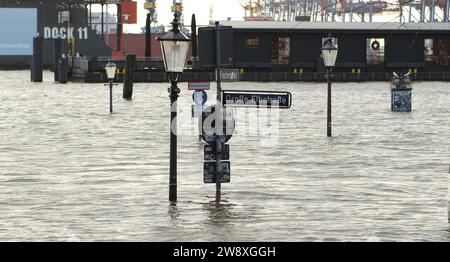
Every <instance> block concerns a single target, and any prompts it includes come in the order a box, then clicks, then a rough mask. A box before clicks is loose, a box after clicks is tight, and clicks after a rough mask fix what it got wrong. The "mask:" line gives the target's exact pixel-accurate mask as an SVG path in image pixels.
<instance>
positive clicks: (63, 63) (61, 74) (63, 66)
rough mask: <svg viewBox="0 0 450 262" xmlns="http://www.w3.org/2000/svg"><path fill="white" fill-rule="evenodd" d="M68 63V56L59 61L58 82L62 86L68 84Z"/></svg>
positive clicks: (63, 56)
mask: <svg viewBox="0 0 450 262" xmlns="http://www.w3.org/2000/svg"><path fill="white" fill-rule="evenodd" d="M67 67H68V63H67V57H66V55H64V54H63V55H62V56H61V57H60V58H59V60H58V82H59V83H61V84H66V83H67V78H68V73H67V71H68V68H67Z"/></svg>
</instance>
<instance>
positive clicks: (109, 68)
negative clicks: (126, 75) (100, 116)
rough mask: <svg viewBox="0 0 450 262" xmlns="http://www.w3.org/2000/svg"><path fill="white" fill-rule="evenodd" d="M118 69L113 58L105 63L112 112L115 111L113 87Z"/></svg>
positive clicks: (110, 110)
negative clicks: (112, 60)
mask: <svg viewBox="0 0 450 262" xmlns="http://www.w3.org/2000/svg"><path fill="white" fill-rule="evenodd" d="M116 69H117V66H116V64H114V63H113V62H111V60H109V62H108V63H107V64H106V65H105V71H106V76H107V78H108V81H109V112H110V113H112V112H113V103H112V88H113V81H114V78H115V77H116Z"/></svg>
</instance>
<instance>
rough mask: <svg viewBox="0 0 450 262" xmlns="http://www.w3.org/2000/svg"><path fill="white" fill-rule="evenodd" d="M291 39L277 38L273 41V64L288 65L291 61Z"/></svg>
mask: <svg viewBox="0 0 450 262" xmlns="http://www.w3.org/2000/svg"><path fill="white" fill-rule="evenodd" d="M290 60H291V39H290V38H289V37H275V38H273V39H272V64H274V65H288V64H289V63H290V62H291V61H290Z"/></svg>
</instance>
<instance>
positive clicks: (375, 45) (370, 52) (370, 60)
mask: <svg viewBox="0 0 450 262" xmlns="http://www.w3.org/2000/svg"><path fill="white" fill-rule="evenodd" d="M366 50H367V52H366V54H367V56H366V58H367V64H368V65H380V64H383V63H384V38H368V39H367V46H366Z"/></svg>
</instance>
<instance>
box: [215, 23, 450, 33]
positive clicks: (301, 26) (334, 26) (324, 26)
mask: <svg viewBox="0 0 450 262" xmlns="http://www.w3.org/2000/svg"><path fill="white" fill-rule="evenodd" d="M220 24H221V25H223V26H231V27H233V28H235V29H277V30H290V29H293V30H359V31H365V30H369V31H372V30H373V31H376V30H402V31H404V30H412V31H449V33H450V23H393V22H391V23H382V22H372V23H365V22H363V23H350V22H347V23H345V22H278V21H223V22H220Z"/></svg>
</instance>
